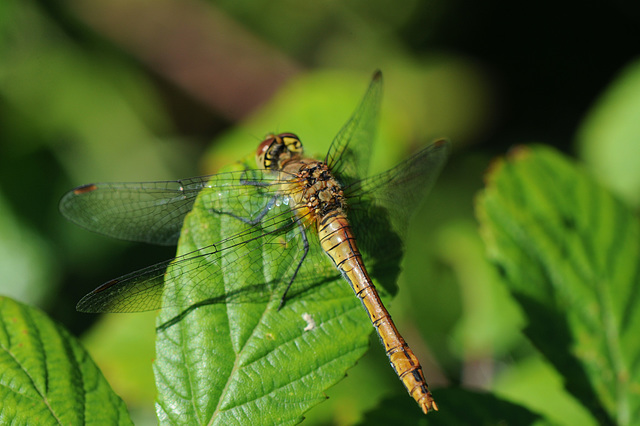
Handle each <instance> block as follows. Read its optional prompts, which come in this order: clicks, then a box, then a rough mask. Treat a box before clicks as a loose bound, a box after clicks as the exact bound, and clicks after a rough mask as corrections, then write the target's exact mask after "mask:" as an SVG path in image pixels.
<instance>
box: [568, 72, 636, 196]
mask: <svg viewBox="0 0 640 426" xmlns="http://www.w3.org/2000/svg"><path fill="white" fill-rule="evenodd" d="M638 117H640V60H636V61H635V62H633V63H631V64H629V65H628V66H627V67H626V68H625V69H624V70H623V71H622V72H621V73H620V75H618V77H617V78H616V79H615V80H614V82H613V83H612V84H611V85H610V87H609V88H608V89H607V90H606V91H605V93H604V94H603V95H602V96H601V97H600V99H599V100H598V101H597V102H596V104H595V105H594V106H593V107H592V109H591V111H590V113H589V114H588V115H587V117H586V119H585V120H584V122H583V124H582V126H581V128H580V129H579V131H578V135H577V143H578V148H579V149H580V153H581V156H582V157H583V158H584V160H585V162H586V163H587V164H588V165H589V166H590V168H592V169H593V172H594V174H595V175H596V176H597V177H598V179H599V180H600V181H601V182H602V183H604V184H605V185H606V186H608V187H609V188H611V189H612V190H613V191H614V192H615V193H616V194H618V195H620V196H621V197H623V198H624V199H625V200H627V202H629V203H632V204H633V205H634V206H636V207H637V206H640V167H638V161H637V160H638V158H640V120H638Z"/></svg>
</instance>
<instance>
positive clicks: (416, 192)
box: [344, 140, 450, 289]
mask: <svg viewBox="0 0 640 426" xmlns="http://www.w3.org/2000/svg"><path fill="white" fill-rule="evenodd" d="M449 150H450V144H449V143H448V142H447V141H445V140H439V141H437V142H435V143H433V144H432V145H430V146H428V147H426V148H424V149H422V150H421V151H419V152H417V153H416V154H414V155H413V156H411V157H409V158H408V159H407V160H405V161H403V162H402V163H400V164H398V165H397V166H395V167H394V168H392V169H390V170H387V171H385V172H382V173H380V174H378V175H375V176H371V177H369V178H366V179H363V180H360V181H357V182H354V183H353V184H352V185H351V186H349V187H346V188H345V189H344V192H345V195H346V196H347V200H348V206H349V210H348V217H349V219H350V223H351V225H352V227H353V230H354V234H355V236H356V239H357V241H358V246H359V247H360V249H361V251H362V254H363V256H364V257H365V258H366V262H367V266H368V267H369V269H370V272H372V274H373V275H377V276H379V277H387V282H386V283H385V282H383V283H382V285H383V287H385V288H387V289H393V288H394V286H395V282H396V280H395V278H396V276H397V274H398V273H399V262H400V258H401V257H402V254H403V243H402V240H403V237H404V235H405V233H406V230H407V225H408V222H409V219H410V217H411V215H412V214H413V213H414V212H415V210H416V208H417V207H418V206H419V204H420V202H421V201H422V200H423V199H424V198H425V197H426V195H427V193H428V192H429V191H430V190H431V187H432V186H433V183H434V182H435V180H436V178H437V177H438V175H439V174H440V171H441V170H442V167H443V166H444V163H445V161H446V159H447V157H448V155H449Z"/></svg>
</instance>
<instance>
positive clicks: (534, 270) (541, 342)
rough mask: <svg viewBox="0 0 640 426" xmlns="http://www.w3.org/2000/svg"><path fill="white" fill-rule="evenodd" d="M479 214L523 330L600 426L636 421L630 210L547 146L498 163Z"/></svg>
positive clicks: (638, 365)
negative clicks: (523, 318) (516, 305)
mask: <svg viewBox="0 0 640 426" xmlns="http://www.w3.org/2000/svg"><path fill="white" fill-rule="evenodd" d="M487 181H488V184H487V188H486V189H485V191H484V192H483V193H482V195H481V196H480V197H479V200H478V201H479V202H478V204H477V215H478V217H479V219H480V222H481V231H482V234H483V237H484V240H485V243H486V245H487V250H488V255H489V257H490V258H491V260H492V261H493V262H494V263H495V264H496V266H497V267H498V269H499V271H500V272H501V273H502V275H503V276H504V279H505V282H506V284H507V285H508V287H509V289H510V291H511V292H512V294H513V295H514V296H515V298H516V299H517V300H518V302H519V303H520V305H521V307H522V309H523V310H524V313H525V315H526V317H527V319H528V322H529V324H528V326H527V327H526V329H525V334H526V335H527V337H528V338H529V339H530V340H531V341H532V342H533V343H534V345H536V346H537V347H538V349H540V351H541V352H542V353H543V354H544V355H545V356H546V357H547V359H549V361H550V362H551V363H552V364H553V365H554V367H555V368H556V369H557V370H558V371H559V372H560V374H562V376H563V377H564V380H565V386H566V388H567V390H568V391H569V392H571V393H572V394H573V395H574V396H575V397H576V398H577V399H578V400H580V401H581V402H582V403H583V404H584V405H585V406H586V407H587V408H588V409H589V410H590V411H591V413H592V414H593V415H594V416H595V417H596V419H598V422H599V423H600V424H610V423H616V424H629V423H630V422H631V421H632V420H633V419H638V418H640V339H638V336H639V335H640V307H639V306H638V304H639V298H638V292H639V290H640V287H639V283H638V277H639V276H640V275H639V273H640V271H639V269H638V265H639V264H638V258H639V255H640V238H639V237H640V235H639V229H638V220H637V218H636V217H635V216H634V214H633V213H632V211H631V210H630V209H629V208H628V207H627V206H625V205H623V204H622V203H621V202H619V201H618V200H616V199H615V198H614V197H612V196H611V195H610V194H609V193H607V192H606V191H605V190H604V189H603V188H601V187H600V186H598V185H597V184H596V183H595V182H594V181H593V180H592V179H591V178H590V177H589V176H588V175H587V174H586V173H584V171H582V170H580V169H579V168H577V167H576V166H575V165H574V164H572V163H571V162H570V161H568V160H567V159H565V158H564V157H563V156H561V155H560V154H558V153H557V152H555V151H553V150H551V149H550V148H545V147H534V148H526V147H523V148H519V149H517V150H515V151H514V153H513V154H512V155H511V156H509V157H508V158H507V159H506V160H501V161H499V162H497V163H496V164H495V166H494V167H493V168H492V170H491V171H490V173H489V175H488V178H487Z"/></svg>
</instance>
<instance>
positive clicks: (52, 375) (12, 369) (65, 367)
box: [0, 297, 131, 425]
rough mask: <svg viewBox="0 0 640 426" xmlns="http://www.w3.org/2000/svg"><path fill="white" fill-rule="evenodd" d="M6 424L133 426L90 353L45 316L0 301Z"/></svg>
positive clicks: (0, 413)
mask: <svg viewBox="0 0 640 426" xmlns="http://www.w3.org/2000/svg"><path fill="white" fill-rule="evenodd" d="M0 321H1V322H2V327H0V342H1V345H2V351H1V352H0V354H1V355H0V372H1V373H0V383H1V386H0V399H1V400H2V403H0V422H1V423H2V424H34V425H35V424H37V425H45V424H56V425H57V424H68V425H79V424H96V425H104V424H111V425H115V424H131V421H130V419H129V414H128V413H127V408H126V406H125V404H124V402H122V400H121V399H120V398H119V397H118V396H117V395H116V394H115V393H113V391H112V390H111V388H110V387H109V384H108V383H107V381H106V380H105V379H104V377H103V376H102V373H101V372H100V370H99V369H98V367H96V365H95V364H94V363H93V361H92V360H91V358H90V357H89V355H88V354H87V352H86V351H85V350H84V349H83V348H82V347H81V346H80V344H79V343H78V341H77V340H76V339H75V338H73V336H71V335H70V334H69V333H68V332H67V331H66V330H64V329H63V328H62V327H60V326H59V325H58V324H56V323H54V322H53V321H51V320H50V319H49V318H47V316H46V315H44V314H43V313H42V312H40V311H38V310H36V309H34V308H30V307H28V306H26V305H23V304H21V303H18V302H15V301H13V300H11V299H8V298H6V297H0Z"/></svg>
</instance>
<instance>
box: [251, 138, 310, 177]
mask: <svg viewBox="0 0 640 426" xmlns="http://www.w3.org/2000/svg"><path fill="white" fill-rule="evenodd" d="M300 155H302V142H300V138H298V136H296V135H294V134H293V133H280V134H278V135H274V134H270V135H267V137H266V138H265V140H263V141H262V143H260V145H259V146H258V149H257V151H256V162H257V163H258V167H261V168H265V169H269V170H278V169H280V168H281V167H282V163H283V162H284V161H286V160H289V159H291V158H293V157H296V156H300Z"/></svg>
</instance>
